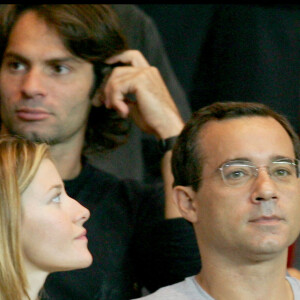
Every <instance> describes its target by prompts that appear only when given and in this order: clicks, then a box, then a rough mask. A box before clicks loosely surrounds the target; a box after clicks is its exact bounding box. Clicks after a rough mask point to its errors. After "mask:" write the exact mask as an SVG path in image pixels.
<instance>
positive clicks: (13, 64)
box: [7, 61, 25, 71]
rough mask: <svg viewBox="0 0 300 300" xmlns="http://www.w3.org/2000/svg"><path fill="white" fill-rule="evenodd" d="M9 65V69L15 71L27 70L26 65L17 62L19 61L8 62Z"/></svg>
mask: <svg viewBox="0 0 300 300" xmlns="http://www.w3.org/2000/svg"><path fill="white" fill-rule="evenodd" d="M7 65H8V68H9V69H10V70H13V71H23V70H25V65H24V64H22V63H20V62H17V61H11V62H8V63H7Z"/></svg>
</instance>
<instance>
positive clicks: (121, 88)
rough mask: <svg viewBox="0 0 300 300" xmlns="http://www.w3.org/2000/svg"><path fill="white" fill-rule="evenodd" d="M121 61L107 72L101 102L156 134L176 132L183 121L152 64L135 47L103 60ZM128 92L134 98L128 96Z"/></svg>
mask: <svg viewBox="0 0 300 300" xmlns="http://www.w3.org/2000/svg"><path fill="white" fill-rule="evenodd" d="M118 62H122V63H124V64H126V65H125V66H118V67H115V68H114V69H113V71H112V73H111V74H110V76H109V78H108V79H107V82H106V84H105V87H104V89H103V91H104V100H103V102H104V104H105V106H106V107H107V108H109V109H115V110H116V111H117V112H118V113H119V115H120V116H121V117H123V118H126V117H128V116H130V117H132V118H133V120H134V121H135V122H136V124H137V125H138V126H139V127H140V128H141V129H142V130H144V131H146V132H148V133H151V134H154V135H155V136H157V137H158V138H166V137H169V136H173V135H176V134H177V133H179V131H181V129H182V127H183V121H182V119H181V116H180V114H179V112H178V110H177V107H176V105H175V103H174V101H173V99H172V97H171V96H170V93H169V91H168V89H167V87H166V85H165V83H164V81H163V79H162V77H161V75H160V73H159V71H158V69H157V68H156V67H153V66H150V65H149V64H148V62H147V61H146V59H145V58H144V57H143V56H142V54H141V53H140V52H139V51H136V50H128V51H125V52H123V53H121V54H119V55H116V56H114V57H111V58H110V59H109V60H107V63H118ZM128 94H133V95H134V96H135V101H133V102H132V101H130V100H128V97H127V96H128Z"/></svg>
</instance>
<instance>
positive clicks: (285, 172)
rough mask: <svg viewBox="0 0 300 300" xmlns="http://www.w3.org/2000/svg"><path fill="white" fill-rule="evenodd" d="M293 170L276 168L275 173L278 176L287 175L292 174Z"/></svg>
mask: <svg viewBox="0 0 300 300" xmlns="http://www.w3.org/2000/svg"><path fill="white" fill-rule="evenodd" d="M291 174H292V173H291V171H290V170H288V169H276V170H274V171H273V175H274V176H276V177H286V176H289V175H291Z"/></svg>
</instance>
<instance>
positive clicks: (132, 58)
mask: <svg viewBox="0 0 300 300" xmlns="http://www.w3.org/2000/svg"><path fill="white" fill-rule="evenodd" d="M118 62H122V63H124V64H129V65H132V66H133V67H149V66H150V65H149V63H148V62H147V60H146V59H145V57H144V56H143V55H142V53H141V52H140V51H138V50H127V51H124V52H122V53H121V54H118V55H115V56H112V57H110V58H108V59H107V60H106V61H105V63H107V64H115V63H118Z"/></svg>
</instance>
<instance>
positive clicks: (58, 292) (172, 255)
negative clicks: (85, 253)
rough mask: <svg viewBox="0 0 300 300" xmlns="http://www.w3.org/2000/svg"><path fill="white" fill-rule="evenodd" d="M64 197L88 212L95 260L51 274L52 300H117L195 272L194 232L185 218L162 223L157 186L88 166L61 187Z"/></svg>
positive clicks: (48, 289) (160, 192)
mask: <svg viewBox="0 0 300 300" xmlns="http://www.w3.org/2000/svg"><path fill="white" fill-rule="evenodd" d="M65 186H66V191H67V193H68V195H70V196H71V197H73V198H75V199H77V200H78V201H79V202H80V203H81V204H82V205H84V206H85V207H87V208H88V209H89V210H90V212H91V217H90V219H89V220H88V221H87V222H86V223H85V227H86V228H87V231H88V238H89V243H88V247H89V249H90V251H91V253H92V255H93V258H94V261H93V264H92V266H91V267H89V268H87V269H82V270H76V271H69V272H59V273H54V274H51V275H50V276H49V277H48V279H47V281H46V285H45V289H46V292H47V293H48V295H49V296H50V298H51V299H55V300H61V299H64V300H76V299H78V300H85V299H86V300H92V299H101V300H121V299H130V298H133V297H137V296H140V286H143V285H144V286H146V287H147V289H148V290H149V291H154V290H156V289H157V288H159V287H161V286H165V285H169V284H171V283H174V282H178V281H181V280H183V279H184V278H185V277H186V276H188V275H192V274H196V273H197V272H199V270H200V259H199V252H198V248H197V243H196V239H195V236H194V231H193V228H192V226H191V224H189V223H188V222H187V221H185V220H184V219H181V218H178V219H172V220H164V219H163V209H164V205H163V203H164V193H163V189H162V186H161V185H160V186H156V187H154V186H142V185H140V184H139V183H138V182H136V181H133V180H124V181H121V180H119V179H117V178H116V177H114V176H113V175H110V174H108V173H105V172H103V171H100V170H98V169H96V168H94V167H92V166H91V165H89V164H84V167H83V170H82V172H81V174H80V175H79V176H78V177H77V178H76V179H74V180H69V181H66V182H65Z"/></svg>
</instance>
